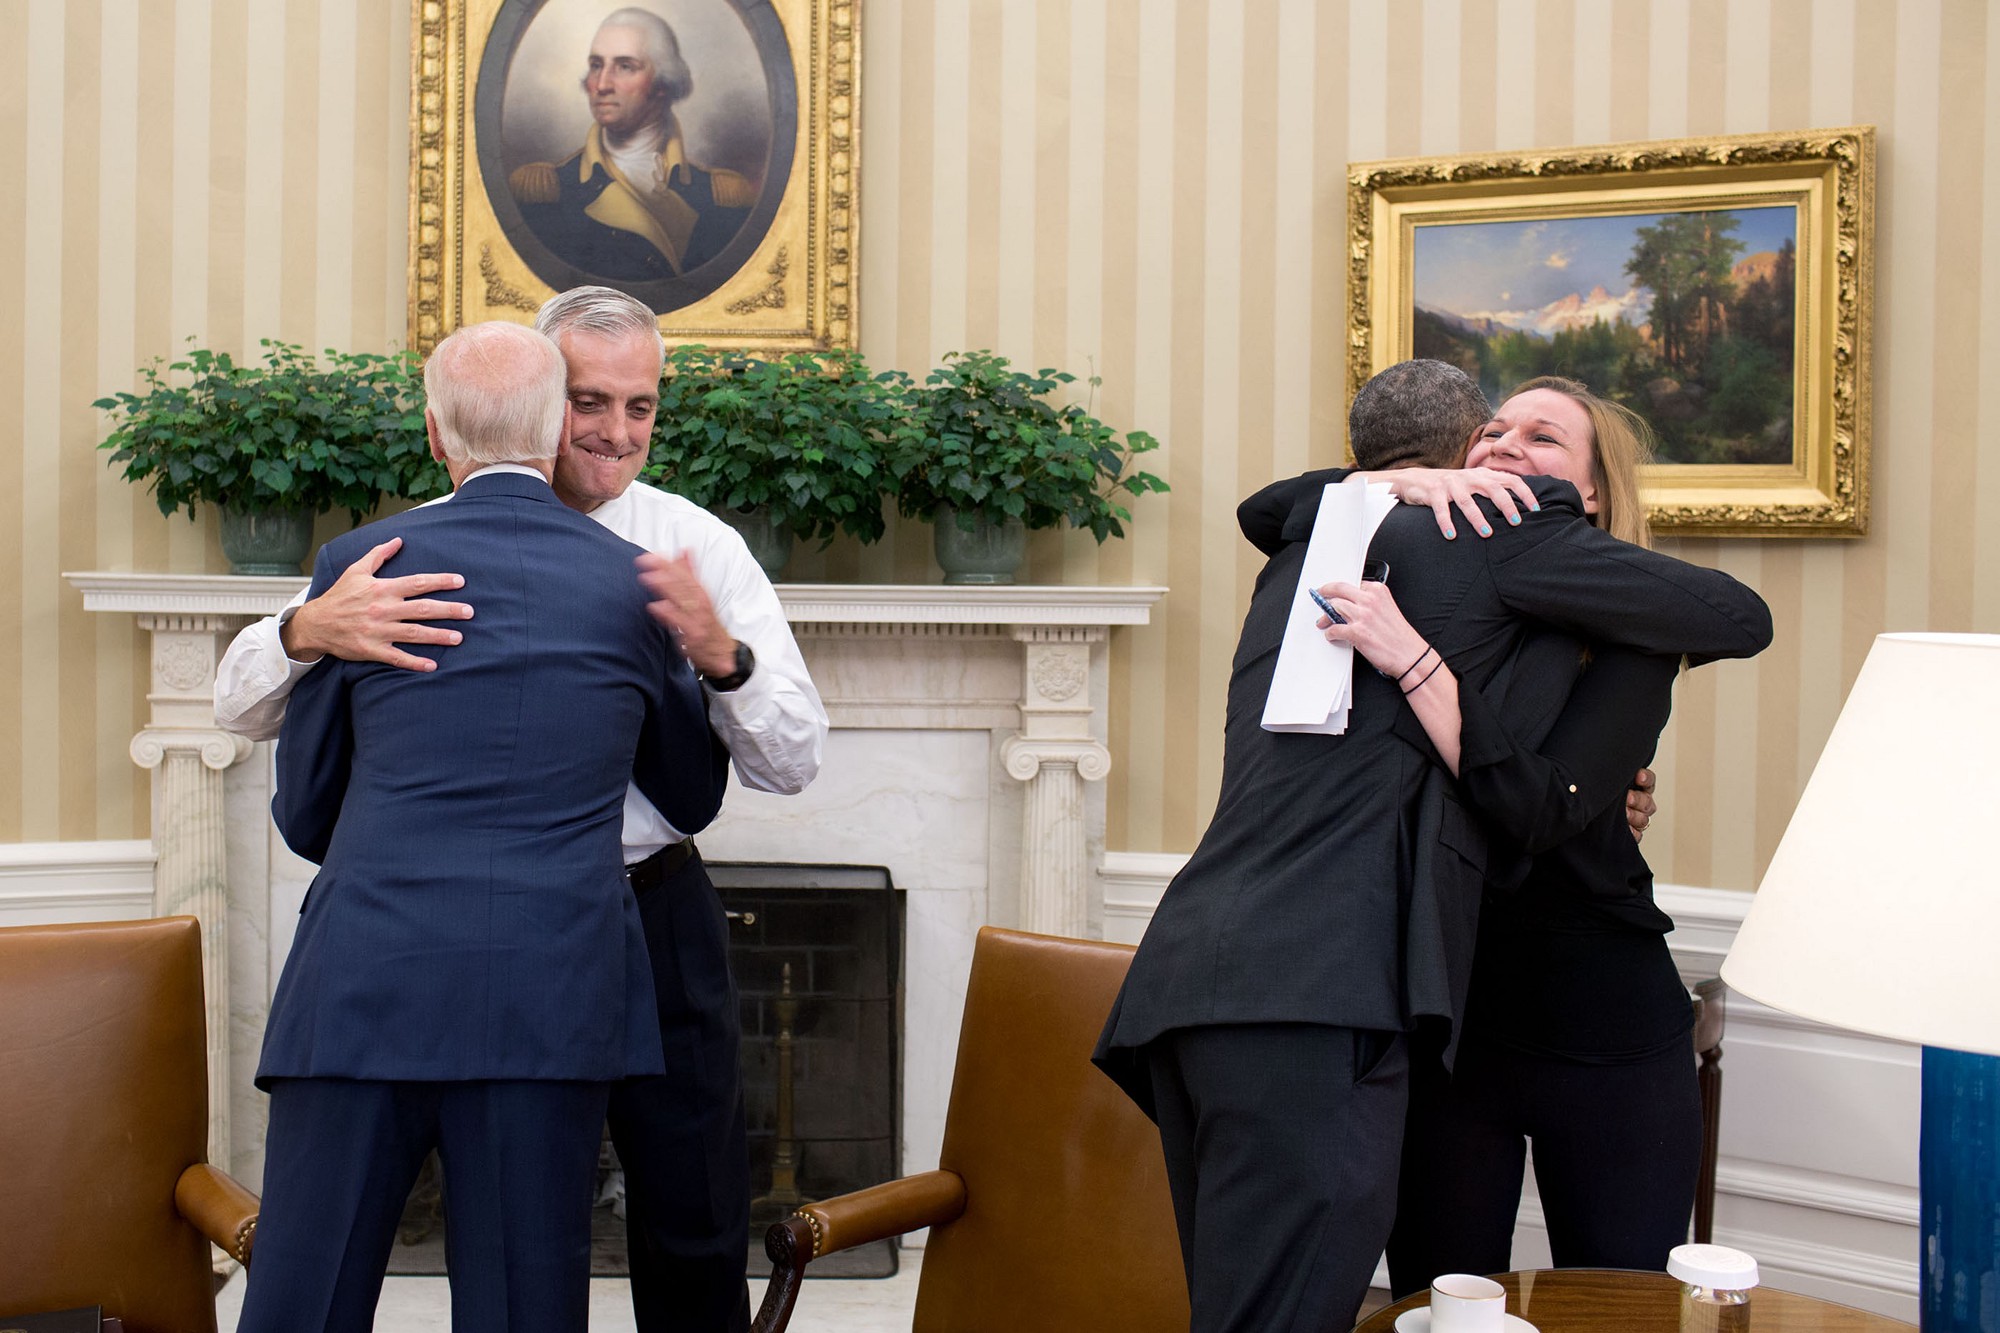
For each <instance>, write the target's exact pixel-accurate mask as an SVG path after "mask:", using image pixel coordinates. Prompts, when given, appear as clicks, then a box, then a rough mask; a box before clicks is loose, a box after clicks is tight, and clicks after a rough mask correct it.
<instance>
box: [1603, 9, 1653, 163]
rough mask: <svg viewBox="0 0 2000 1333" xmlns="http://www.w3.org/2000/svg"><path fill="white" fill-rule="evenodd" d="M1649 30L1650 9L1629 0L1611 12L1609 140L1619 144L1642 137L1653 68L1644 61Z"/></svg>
mask: <svg viewBox="0 0 2000 1333" xmlns="http://www.w3.org/2000/svg"><path fill="white" fill-rule="evenodd" d="M1651 29H1652V7H1651V5H1650V4H1649V3H1647V0H1632V2H1631V3H1630V4H1622V5H1615V6H1613V7H1612V10H1611V84H1610V88H1609V90H1608V91H1607V94H1606V95H1607V96H1608V97H1609V99H1610V102H1611V125H1610V137H1611V138H1612V139H1614V140H1616V141H1617V142H1619V143H1625V142H1629V141H1630V140H1633V139H1643V138H1645V137H1646V115H1647V106H1648V103H1649V102H1650V100H1651V98H1652V86H1653V69H1652V63H1651V62H1650V61H1649V60H1648V59H1647V58H1646V57H1647V49H1646V42H1647V38H1648V35H1649V34H1650V32H1651Z"/></svg>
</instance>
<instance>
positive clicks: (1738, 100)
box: [1722, 0, 1804, 134]
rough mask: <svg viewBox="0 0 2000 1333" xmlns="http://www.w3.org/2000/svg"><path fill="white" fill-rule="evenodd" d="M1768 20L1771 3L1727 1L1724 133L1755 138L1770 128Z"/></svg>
mask: <svg viewBox="0 0 2000 1333" xmlns="http://www.w3.org/2000/svg"><path fill="white" fill-rule="evenodd" d="M1771 17H1772V16H1771V0H1729V27H1728V30H1727V32H1726V33H1725V36H1726V37H1727V39H1728V43H1729V47H1728V50H1729V56H1728V60H1727V62H1726V65H1727V68H1726V73H1725V78H1726V83H1725V86H1724V89H1723V112H1722V123H1723V125H1724V127H1725V130H1726V132H1727V133H1730V134H1756V133H1760V132H1762V131H1764V130H1768V129H1771V128H1772V125H1771ZM1799 128H1804V127H1803V126H1801V127H1799Z"/></svg>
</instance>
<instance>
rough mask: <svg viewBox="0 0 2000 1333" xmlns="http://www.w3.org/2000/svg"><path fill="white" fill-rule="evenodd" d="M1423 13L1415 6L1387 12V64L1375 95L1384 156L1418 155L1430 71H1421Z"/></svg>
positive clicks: (1420, 146) (1404, 6) (1398, 7)
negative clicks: (1380, 111) (1380, 115)
mask: <svg viewBox="0 0 2000 1333" xmlns="http://www.w3.org/2000/svg"><path fill="white" fill-rule="evenodd" d="M1423 19H1424V15H1423V10H1422V9H1421V8H1419V7H1418V6H1416V5H1412V4H1403V5H1395V6H1392V7H1391V8H1390V10H1389V34H1388V38H1389V41H1388V47H1387V52H1388V64H1387V66H1386V67H1385V68H1384V69H1383V71H1382V76H1383V77H1382V86H1381V89H1380V90H1379V91H1378V92H1377V93H1376V96H1378V97H1379V98H1381V99H1382V102H1383V117H1384V125H1385V127H1386V130H1387V138H1386V139H1385V140H1384V144H1385V146H1384V148H1383V154H1384V155H1385V156H1387V157H1415V156H1417V154H1418V153H1420V152H1422V151H1423V150H1422V144H1423V136H1424V100H1425V92H1426V85H1427V84H1429V83H1430V81H1431V80H1430V71H1428V70H1426V69H1425V68H1424V49H1423V48H1424V25H1423Z"/></svg>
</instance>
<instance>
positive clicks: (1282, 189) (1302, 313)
mask: <svg viewBox="0 0 2000 1333" xmlns="http://www.w3.org/2000/svg"><path fill="white" fill-rule="evenodd" d="M1277 40H1278V50H1277V102H1276V112H1277V115H1276V119H1277V127H1276V133H1275V144H1274V157H1275V165H1274V169H1273V173H1272V174H1273V182H1272V184H1273V189H1274V196H1275V202H1274V205H1273V208H1272V224H1273V227H1272V246H1271V251H1272V256H1273V259H1274V261H1275V270H1274V272H1273V273H1272V281H1271V334H1272V339H1271V341H1272V347H1273V353H1272V364H1273V371H1274V373H1273V375H1272V381H1271V395H1272V402H1271V455H1270V468H1271V476H1272V477H1273V478H1276V477H1289V476H1292V475H1294V474H1296V473H1300V472H1303V471H1305V470H1306V469H1307V468H1308V467H1310V466H1312V463H1311V446H1312V427H1313V422H1312V399H1313V361H1312V353H1313V309H1312V303H1313V296H1314V293H1315V292H1316V291H1317V290H1318V287H1319V283H1318V277H1319V275H1318V274H1317V273H1316V272H1315V271H1314V260H1315V259H1316V258H1317V246H1316V245H1315V244H1314V236H1313V196H1314V192H1315V183H1316V181H1317V175H1316V173H1315V170H1314V160H1315V152H1314V120H1313V117H1312V116H1310V115H1307V114H1305V113H1304V110H1303V109H1304V108H1309V107H1311V106H1312V104H1313V79H1314V72H1313V48H1314V45H1315V43H1316V42H1317V33H1316V32H1315V30H1314V14H1313V8H1312V5H1311V3H1310V0H1280V3H1279V5H1278V39H1277ZM1343 207H1344V205H1343ZM1239 595H1240V594H1239Z"/></svg>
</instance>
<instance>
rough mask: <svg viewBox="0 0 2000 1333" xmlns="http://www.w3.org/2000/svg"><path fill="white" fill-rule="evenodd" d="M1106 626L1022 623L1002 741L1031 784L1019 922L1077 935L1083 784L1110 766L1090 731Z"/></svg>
mask: <svg viewBox="0 0 2000 1333" xmlns="http://www.w3.org/2000/svg"><path fill="white" fill-rule="evenodd" d="M1105 636H1106V630H1105V628H1104V627H1103V626H1099V625H1089V626H1078V625H1061V626H1057V625H1024V626H1020V627H1018V628H1016V629H1015V630H1014V638H1015V639H1016V640H1018V641H1019V642H1020V643H1021V644H1022V645H1023V646H1024V661H1023V664H1022V672H1021V682H1022V687H1021V730H1020V733H1019V734H1018V735H1015V736H1012V737H1009V738H1008V740H1007V742H1006V744H1005V745H1003V746H1002V747H1001V751H1000V753H1001V758H1002V760H1003V761H1004V762H1005V763H1006V765H1007V772H1008V773H1010V774H1011V775H1013V776H1014V777H1016V778H1019V779H1020V780H1021V781H1023V782H1025V783H1027V784H1028V800H1027V804H1026V807H1025V809H1024V811H1023V813H1022V825H1021V927H1022V929H1024V930H1034V931H1040V932H1042V933H1043V934H1047V935H1071V936H1081V935H1085V934H1087V933H1089V929H1090V899H1089V895H1088V892H1087V886H1088V884H1089V882H1090V879H1089V874H1088V870H1089V867H1088V865H1087V863H1086V860H1085V857H1084V808H1083V784H1084V783H1085V782H1086V781H1089V782H1097V781H1101V780H1102V779H1103V778H1104V775H1105V774H1107V773H1109V772H1110V771H1111V752H1110V751H1108V750H1107V749H1105V748H1104V745H1103V744H1102V742H1100V741H1098V740H1097V738H1096V737H1095V736H1093V735H1091V704H1090V652H1091V645H1092V644H1095V643H1101V642H1102V641H1103V640H1104V638H1105Z"/></svg>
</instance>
